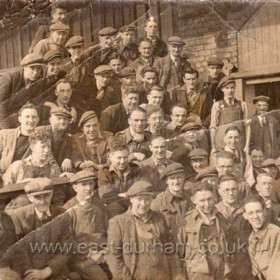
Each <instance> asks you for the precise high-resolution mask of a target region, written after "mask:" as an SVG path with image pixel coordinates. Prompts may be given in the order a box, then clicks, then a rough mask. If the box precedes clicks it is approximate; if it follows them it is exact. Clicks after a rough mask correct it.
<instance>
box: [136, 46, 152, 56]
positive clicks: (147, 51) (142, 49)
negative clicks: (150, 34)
mask: <svg viewBox="0 0 280 280" xmlns="http://www.w3.org/2000/svg"><path fill="white" fill-rule="evenodd" d="M138 50H139V53H140V55H141V56H142V57H144V58H150V57H151V56H152V53H153V46H152V44H151V43H149V42H141V43H140V45H139V48H138Z"/></svg>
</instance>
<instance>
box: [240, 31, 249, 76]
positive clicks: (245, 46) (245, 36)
mask: <svg viewBox="0 0 280 280" xmlns="http://www.w3.org/2000/svg"><path fill="white" fill-rule="evenodd" d="M240 35H241V48H242V60H243V70H247V71H248V70H249V69H250V64H249V58H248V51H249V50H248V30H247V28H246V29H244V30H242V31H241V32H240Z"/></svg>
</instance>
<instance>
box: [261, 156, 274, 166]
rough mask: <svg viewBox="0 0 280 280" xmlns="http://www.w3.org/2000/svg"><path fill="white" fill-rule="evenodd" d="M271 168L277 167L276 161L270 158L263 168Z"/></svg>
mask: <svg viewBox="0 0 280 280" xmlns="http://www.w3.org/2000/svg"><path fill="white" fill-rule="evenodd" d="M269 166H276V163H275V159H272V158H268V159H266V160H265V161H264V162H263V164H262V167H269Z"/></svg>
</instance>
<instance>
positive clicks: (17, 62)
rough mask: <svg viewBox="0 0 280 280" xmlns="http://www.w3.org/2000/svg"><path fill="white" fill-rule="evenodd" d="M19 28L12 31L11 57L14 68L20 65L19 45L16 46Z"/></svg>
mask: <svg viewBox="0 0 280 280" xmlns="http://www.w3.org/2000/svg"><path fill="white" fill-rule="evenodd" d="M18 38H19V28H17V27H16V28H14V29H13V38H12V42H13V57H14V63H13V64H14V66H19V65H20V60H21V50H20V45H19V44H18V42H19V39H18Z"/></svg>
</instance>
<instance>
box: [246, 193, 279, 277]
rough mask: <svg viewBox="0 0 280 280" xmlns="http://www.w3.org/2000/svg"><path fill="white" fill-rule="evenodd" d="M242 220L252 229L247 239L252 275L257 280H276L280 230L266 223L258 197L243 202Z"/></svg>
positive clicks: (264, 211)
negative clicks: (246, 221)
mask: <svg viewBox="0 0 280 280" xmlns="http://www.w3.org/2000/svg"><path fill="white" fill-rule="evenodd" d="M244 218H245V219H246V220H248V222H249V223H250V224H251V226H252V228H253V231H252V233H251V235H250V237H249V254H250V258H251V263H252V272H253V275H254V276H256V277H257V278H258V279H259V280H263V279H264V280H278V278H279V274H280V266H279V258H280V249H279V243H280V228H279V227H277V226H275V225H273V224H270V223H268V222H267V221H266V210H265V206H264V203H263V201H262V199H260V198H258V197H248V198H246V199H245V200H244Z"/></svg>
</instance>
